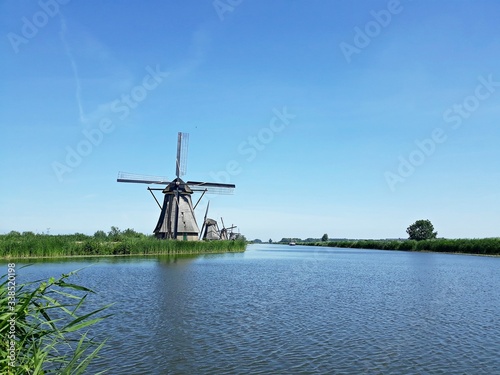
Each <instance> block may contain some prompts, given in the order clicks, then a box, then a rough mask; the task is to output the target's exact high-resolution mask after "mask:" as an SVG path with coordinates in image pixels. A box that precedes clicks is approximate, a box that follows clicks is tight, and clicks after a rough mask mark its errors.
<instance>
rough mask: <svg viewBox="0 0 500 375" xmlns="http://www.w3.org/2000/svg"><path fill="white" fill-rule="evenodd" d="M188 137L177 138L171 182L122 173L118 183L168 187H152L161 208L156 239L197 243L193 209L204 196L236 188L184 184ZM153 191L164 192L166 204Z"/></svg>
mask: <svg viewBox="0 0 500 375" xmlns="http://www.w3.org/2000/svg"><path fill="white" fill-rule="evenodd" d="M188 140H189V134H187V133H178V135H177V157H176V161H175V176H176V178H175V179H174V180H172V181H168V178H166V177H156V176H145V175H137V174H130V173H124V172H119V173H118V178H117V181H118V182H129V183H140V184H157V185H166V187H165V188H150V187H148V190H149V192H150V193H151V194H152V195H153V198H154V199H155V201H156V203H157V204H158V206H159V207H160V211H161V213H160V217H159V218H158V223H157V224H156V227H155V229H154V233H155V235H156V237H157V238H166V239H184V240H197V239H198V236H199V228H198V224H197V223H196V218H195V215H194V210H195V208H196V206H197V205H198V203H199V202H200V200H201V198H202V197H203V195H204V194H205V193H213V194H231V193H232V191H233V189H234V188H235V187H236V186H235V185H233V184H221V183H216V182H199V181H187V182H184V181H183V180H182V179H181V176H184V175H185V173H186V167H187V149H188ZM154 190H161V191H162V193H163V194H164V198H163V205H162V204H160V202H159V201H158V199H156V196H155V195H154V193H153V191H154ZM194 192H202V195H201V197H200V198H199V199H198V202H196V204H195V205H194V207H193V203H192V200H191V196H192V194H193V193H194Z"/></svg>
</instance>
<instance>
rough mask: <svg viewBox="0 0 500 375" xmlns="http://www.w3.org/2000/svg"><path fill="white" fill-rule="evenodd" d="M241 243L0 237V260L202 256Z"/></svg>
mask: <svg viewBox="0 0 500 375" xmlns="http://www.w3.org/2000/svg"><path fill="white" fill-rule="evenodd" d="M245 248H246V241H245V240H243V239H242V240H234V241H174V240H158V239H156V238H154V237H152V236H145V235H140V234H137V233H136V234H135V235H128V236H127V235H114V236H104V237H96V236H86V235H83V234H74V235H46V234H33V233H27V234H19V233H11V234H7V235H0V258H4V259H14V258H38V257H67V256H102V255H153V254H172V255H175V254H205V253H224V252H242V251H245Z"/></svg>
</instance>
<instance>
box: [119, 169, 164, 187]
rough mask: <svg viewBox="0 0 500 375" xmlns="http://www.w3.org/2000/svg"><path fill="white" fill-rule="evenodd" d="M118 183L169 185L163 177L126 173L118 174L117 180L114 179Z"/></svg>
mask: <svg viewBox="0 0 500 375" xmlns="http://www.w3.org/2000/svg"><path fill="white" fill-rule="evenodd" d="M116 181H118V182H130V183H136V184H160V185H168V184H169V183H170V181H169V179H168V178H167V177H163V176H148V175H143V174H135V173H127V172H119V173H118V178H117V179H116Z"/></svg>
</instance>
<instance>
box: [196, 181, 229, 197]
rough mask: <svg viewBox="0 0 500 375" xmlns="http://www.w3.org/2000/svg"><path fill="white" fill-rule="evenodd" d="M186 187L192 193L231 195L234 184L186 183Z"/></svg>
mask: <svg viewBox="0 0 500 375" xmlns="http://www.w3.org/2000/svg"><path fill="white" fill-rule="evenodd" d="M186 184H187V185H189V187H190V188H191V189H192V190H193V191H206V192H207V193H209V194H233V190H234V188H235V187H236V185H234V184H219V183H216V182H200V181H188V182H186Z"/></svg>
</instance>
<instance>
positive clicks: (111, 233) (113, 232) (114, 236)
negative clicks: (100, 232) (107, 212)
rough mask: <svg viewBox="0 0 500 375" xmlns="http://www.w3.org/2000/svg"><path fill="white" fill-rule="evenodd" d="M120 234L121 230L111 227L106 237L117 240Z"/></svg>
mask: <svg viewBox="0 0 500 375" xmlns="http://www.w3.org/2000/svg"><path fill="white" fill-rule="evenodd" d="M120 234H121V231H120V229H118V227H111V230H110V231H109V233H108V237H109V238H111V239H113V240H114V241H117V240H119V239H120Z"/></svg>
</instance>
